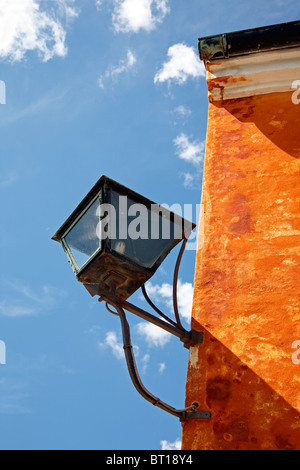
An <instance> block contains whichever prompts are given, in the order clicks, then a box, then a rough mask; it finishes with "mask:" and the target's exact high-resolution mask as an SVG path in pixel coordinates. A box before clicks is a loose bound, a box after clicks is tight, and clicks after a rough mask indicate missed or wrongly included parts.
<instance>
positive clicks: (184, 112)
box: [174, 105, 192, 117]
mask: <svg viewBox="0 0 300 470" xmlns="http://www.w3.org/2000/svg"><path fill="white" fill-rule="evenodd" d="M174 112H175V113H176V114H178V115H179V116H182V117H187V116H190V115H191V114H192V111H191V110H190V108H188V107H187V106H185V105H180V106H177V108H175V109H174Z"/></svg>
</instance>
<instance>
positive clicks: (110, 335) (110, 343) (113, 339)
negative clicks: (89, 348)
mask: <svg viewBox="0 0 300 470" xmlns="http://www.w3.org/2000/svg"><path fill="white" fill-rule="evenodd" d="M98 346H99V348H105V347H109V348H111V350H112V353H113V355H114V356H115V357H116V358H117V359H124V349H123V344H122V343H119V342H118V339H117V334H116V332H115V331H108V332H107V333H106V337H105V340H104V343H99V344H98Z"/></svg>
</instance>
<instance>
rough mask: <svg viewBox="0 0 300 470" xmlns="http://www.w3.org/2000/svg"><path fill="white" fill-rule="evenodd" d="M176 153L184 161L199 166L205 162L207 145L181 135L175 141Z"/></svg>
mask: <svg viewBox="0 0 300 470" xmlns="http://www.w3.org/2000/svg"><path fill="white" fill-rule="evenodd" d="M173 143H174V145H175V147H176V153H177V155H178V156H179V158H181V159H182V160H185V161H186V162H189V163H192V164H193V165H198V164H199V163H200V162H202V161H203V156H204V150H205V143H204V142H200V141H198V140H194V141H191V140H190V138H189V137H188V136H187V135H186V134H184V133H181V134H180V135H178V136H177V137H176V139H174V140H173Z"/></svg>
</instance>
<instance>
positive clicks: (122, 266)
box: [52, 175, 195, 300]
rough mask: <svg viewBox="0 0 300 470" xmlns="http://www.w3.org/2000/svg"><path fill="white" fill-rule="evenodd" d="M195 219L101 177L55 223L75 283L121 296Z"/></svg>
mask: <svg viewBox="0 0 300 470" xmlns="http://www.w3.org/2000/svg"><path fill="white" fill-rule="evenodd" d="M194 228H195V224H193V223H192V222H189V221H187V220H186V219H184V218H182V217H180V216H179V215H177V214H175V213H174V212H172V211H169V210H168V209H167V208H165V207H163V206H161V205H158V204H156V203H154V202H153V201H151V200H149V199H147V198H145V197H143V196H141V195H140V194H138V193H136V192H134V191H132V190H130V189H128V188H126V187H125V186H123V185H121V184H119V183H117V182H116V181H114V180H112V179H110V178H108V177H107V176H104V175H103V176H101V178H100V179H99V180H98V182H97V183H96V184H95V186H94V187H93V188H92V189H91V190H90V191H89V193H88V194H87V195H86V196H85V197H84V199H83V200H82V201H81V202H80V204H79V205H78V206H77V208H76V209H75V210H74V211H73V212H72V214H71V215H70V216H69V217H68V219H67V220H66V222H64V224H63V225H62V226H61V227H60V229H59V230H58V231H57V232H56V234H55V235H54V236H53V237H52V239H53V240H55V241H57V242H60V243H61V244H62V246H63V249H64V251H65V252H66V254H67V256H68V259H69V262H70V263H71V266H72V268H73V270H74V272H75V274H76V277H77V279H78V281H79V282H81V283H83V284H84V286H85V287H86V289H87V290H88V291H89V293H90V294H91V295H92V296H94V295H97V293H98V292H99V288H100V289H102V290H107V291H109V290H111V289H113V290H114V294H115V295H116V296H117V297H119V298H120V299H123V300H126V299H127V298H128V297H129V296H131V295H132V294H133V293H134V292H135V291H136V290H137V289H139V288H140V287H141V286H142V285H143V284H144V283H145V282H146V281H147V280H148V279H150V278H151V277H152V276H153V274H154V273H155V272H156V270H157V269H158V267H159V266H160V264H161V263H162V261H163V260H164V259H165V258H166V256H167V255H168V254H169V253H170V251H171V250H172V249H173V248H174V247H175V246H176V245H177V244H178V243H180V241H181V240H183V239H184V238H188V237H189V235H190V233H191V231H192V230H193V229H194Z"/></svg>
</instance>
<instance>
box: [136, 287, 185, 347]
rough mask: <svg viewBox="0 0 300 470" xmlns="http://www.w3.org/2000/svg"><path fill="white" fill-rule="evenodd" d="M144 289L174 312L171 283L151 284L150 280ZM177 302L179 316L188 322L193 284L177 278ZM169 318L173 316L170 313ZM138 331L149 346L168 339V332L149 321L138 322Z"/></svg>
mask: <svg viewBox="0 0 300 470" xmlns="http://www.w3.org/2000/svg"><path fill="white" fill-rule="evenodd" d="M146 289H147V294H148V296H149V297H150V299H151V300H153V301H154V302H156V303H162V304H164V305H165V306H166V307H167V308H168V310H169V312H170V313H172V314H173V313H174V308H173V286H172V285H171V284H168V283H163V284H162V285H159V284H155V285H152V284H151V282H148V283H147V285H146ZM177 302H178V310H179V314H180V317H181V318H183V319H184V320H185V321H186V322H187V323H188V324H190V321H191V312H192V304H193V285H192V284H191V283H190V282H182V281H181V280H180V279H179V280H178V285H177ZM170 318H173V317H172V315H171V316H170ZM138 332H139V333H140V334H143V335H144V336H145V338H146V340H147V342H148V344H149V345H150V346H151V345H153V346H164V345H165V344H166V343H167V342H168V341H169V339H170V335H169V333H167V332H166V331H164V330H163V329H161V328H158V327H156V326H155V325H152V324H151V323H139V324H138Z"/></svg>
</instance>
